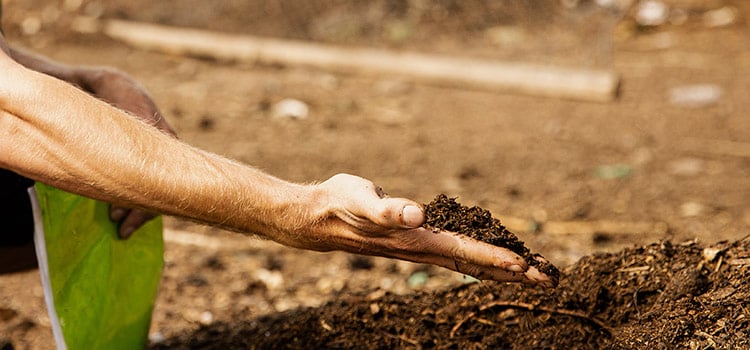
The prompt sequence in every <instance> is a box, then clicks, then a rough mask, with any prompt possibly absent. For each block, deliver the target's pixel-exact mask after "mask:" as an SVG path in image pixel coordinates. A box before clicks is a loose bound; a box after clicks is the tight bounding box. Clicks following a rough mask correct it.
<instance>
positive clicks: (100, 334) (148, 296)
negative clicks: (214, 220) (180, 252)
mask: <svg viewBox="0 0 750 350" xmlns="http://www.w3.org/2000/svg"><path fill="white" fill-rule="evenodd" d="M29 194H30V195H31V201H32V204H33V208H34V222H35V223H34V226H35V233H34V240H35V244H36V251H37V259H38V260H39V271H40V273H41V275H42V284H43V286H44V294H45V300H46V302H47V310H48V311H49V316H50V321H51V323H52V329H53V334H54V336H55V342H56V343H57V347H58V349H72V350H77V349H92V350H93V349H108V350H110V349H128V350H131V349H142V348H144V347H145V346H146V343H147V341H148V330H149V326H150V323H151V313H152V311H153V307H154V302H155V300H156V293H157V290H158V287H159V280H160V279H161V272H162V267H163V264H164V259H163V254H164V241H163V239H162V221H161V218H157V219H154V220H152V221H150V222H149V223H147V224H146V225H144V226H143V227H141V228H140V229H139V230H138V231H136V232H135V233H134V234H133V236H132V237H130V238H129V239H127V240H121V239H119V238H118V236H117V226H116V224H114V223H113V222H111V221H110V220H109V205H108V204H107V203H103V202H98V201H95V200H92V199H88V198H84V197H81V196H77V195H73V194H70V193H67V192H64V191H61V190H58V189H55V188H53V187H50V186H46V185H43V184H36V185H35V186H34V187H32V188H30V189H29Z"/></svg>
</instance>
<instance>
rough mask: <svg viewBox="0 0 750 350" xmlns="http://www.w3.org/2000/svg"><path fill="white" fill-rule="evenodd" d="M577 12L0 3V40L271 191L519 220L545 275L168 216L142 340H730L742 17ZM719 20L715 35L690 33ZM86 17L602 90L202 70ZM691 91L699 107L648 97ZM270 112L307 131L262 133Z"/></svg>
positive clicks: (746, 121) (8, 323)
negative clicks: (556, 274)
mask: <svg viewBox="0 0 750 350" xmlns="http://www.w3.org/2000/svg"><path fill="white" fill-rule="evenodd" d="M303 3H304V5H302V4H303ZM531 3H534V2H531ZM540 3H541V2H540ZM545 3H548V4H549V3H552V2H545ZM580 3H581V4H580V5H579V7H578V8H576V9H573V10H565V11H562V10H561V9H560V8H559V7H554V6H539V5H538V6H530V5H528V3H527V4H526V5H518V2H501V1H498V2H483V1H448V0H442V1H438V0H431V1H403V2H401V1H389V0H381V1H308V2H295V1H291V0H287V1H263V0H252V1H239V0H220V1H213V2H211V4H210V5H209V4H208V3H207V2H203V1H195V0H189V1H180V2H152V1H146V0H135V1H127V2H126V1H118V2H98V1H90V0H83V1H76V0H66V1H41V0H32V1H26V0H24V1H20V0H10V1H9V0H4V1H3V14H4V18H3V28H4V30H5V32H6V36H7V37H8V38H9V39H10V40H11V41H12V42H13V43H16V44H18V45H21V46H24V47H28V48H31V49H33V50H35V51H37V52H40V53H43V54H46V55H48V56H50V57H53V58H56V59H58V60H61V61H64V62H69V63H76V64H96V65H108V66H114V67H118V68H120V69H122V70H124V71H126V72H128V73H130V74H131V75H132V76H134V77H135V78H137V79H138V80H139V81H141V82H142V83H143V85H144V86H145V87H146V88H147V89H148V90H149V91H150V92H151V94H152V95H153V97H154V99H155V100H156V102H157V103H158V105H159V106H161V109H162V111H163V112H164V114H165V115H166V117H167V118H168V121H169V122H170V123H171V124H172V125H173V126H174V127H175V129H176V130H177V132H178V134H179V135H180V137H181V138H182V139H183V140H185V141H186V142H188V143H190V144H192V145H195V146H197V147H200V148H203V149H207V150H210V151H213V152H216V153H219V154H223V155H226V156H229V157H232V158H235V159H238V160H240V161H243V162H246V163H249V164H252V165H254V166H257V167H259V168H262V169H264V170H266V171H268V172H269V173H271V174H274V175H276V176H279V177H281V178H284V179H288V180H292V181H298V182H312V181H320V180H324V179H327V178H328V177H330V176H332V175H334V174H336V173H339V172H347V173H353V174H357V175H360V176H363V177H366V178H368V179H371V180H373V181H374V182H376V183H377V184H378V185H380V186H381V187H383V188H384V189H385V190H386V191H387V192H388V193H389V194H391V195H397V196H403V197H409V198H413V199H415V200H418V201H422V202H428V201H430V200H431V199H432V198H433V197H434V196H435V195H436V194H437V193H445V194H447V195H449V196H452V197H458V198H459V199H460V200H461V202H462V203H464V204H469V205H480V206H482V207H484V208H487V209H489V210H491V211H492V213H493V215H494V216H496V217H498V218H500V220H501V221H502V220H508V223H511V222H521V223H528V225H526V224H515V225H512V226H513V227H517V228H516V229H514V231H515V233H516V234H518V236H519V237H520V238H521V239H522V240H523V241H525V242H526V244H527V245H528V246H529V247H530V248H531V249H532V250H534V251H537V252H540V253H542V254H543V255H544V256H545V257H546V258H548V259H550V260H551V261H552V262H553V263H555V264H556V265H557V266H560V267H562V270H563V271H562V278H561V281H560V286H559V287H558V288H557V289H555V290H553V291H546V290H541V289H537V288H529V287H524V286H518V285H509V284H499V283H489V282H482V283H475V282H476V280H473V279H471V278H468V277H466V276H463V275H461V274H458V273H453V272H450V271H446V270H443V269H439V268H435V267H431V266H424V265H419V264H411V263H406V262H399V261H392V260H387V259H380V258H369V257H357V256H352V255H347V254H342V253H336V252H333V253H314V252H306V251H300V250H294V249H289V248H285V247H282V246H279V245H277V244H274V243H271V242H266V241H262V240H257V239H248V238H246V237H244V236H240V235H237V234H233V233H228V232H224V231H220V230H217V229H213V228H209V227H204V226H200V225H197V224H193V223H189V222H186V221H183V220H179V219H174V218H168V220H167V222H166V225H167V229H168V230H167V231H168V232H167V234H166V254H165V262H166V267H165V271H164V278H163V282H162V287H161V288H162V289H161V291H160V294H159V299H158V300H157V303H156V309H155V312H154V318H153V324H152V329H151V334H150V340H151V347H152V348H157V349H160V348H186V349H187V348H221V349H225V348H256V347H257V348H315V347H323V348H565V349H567V348H607V347H610V348H623V349H627V348H665V349H666V348H672V347H676V348H691V349H731V348H743V347H748V346H750V345H749V344H748V343H747V339H750V338H748V335H750V334H748V328H750V327H748V317H750V314H749V313H748V310H747V307H746V306H745V305H746V302H745V300H747V298H748V296H750V289H748V284H747V283H746V282H745V280H746V279H747V278H748V273H749V272H748V271H750V270H749V269H750V267H748V266H749V265H750V261H749V260H748V258H750V252H749V249H750V247H749V246H748V244H750V243H749V242H748V240H747V239H745V238H746V237H747V235H748V234H749V233H750V176H748V173H750V151H748V150H749V149H750V117H749V116H748V111H750V99H748V98H747V96H750V31H749V30H748V25H749V24H750V22H748V16H750V3H748V2H745V1H741V0H736V1H730V0H726V1H725V0H711V1H687V0H686V1H676V0H675V1H666V3H668V4H670V5H672V9H673V11H672V14H673V16H672V17H671V18H670V20H669V21H667V22H666V23H665V24H663V25H660V26H657V27H655V28H642V27H639V26H637V25H636V24H635V22H634V20H633V14H634V13H633V11H629V12H628V13H625V14H623V16H614V15H609V14H606V13H604V12H602V11H595V10H593V9H594V7H593V5H591V3H590V2H588V1H581V2H580ZM726 6H729V8H730V9H733V10H732V11H733V12H732V11H730V13H732V14H734V16H735V17H734V20H733V21H732V22H731V23H729V24H727V25H722V26H711V25H710V23H709V22H708V21H707V18H710V14H711V12H709V11H710V10H715V9H722V8H725V7H726ZM707 13H708V15H707ZM92 18H103V19H106V18H120V19H130V20H138V21H150V22H157V23H162V24H170V25H180V26H193V27H198V28H206V29H211V30H219V31H226V32H234V33H246V34H254V35H263V36H273V37H280V38H290V39H303V40H312V41H316V42H322V43H331V44H339V45H355V46H374V47H382V48H389V49H396V50H414V51H420V52H427V53H434V54H447V55H454V56H459V55H460V56H471V57H483V58H498V59H503V60H516V61H528V62H539V63H548V64H559V65H577V66H583V67H596V68H608V69H612V70H614V71H615V72H616V73H618V74H619V75H620V76H621V78H622V84H621V88H620V94H619V96H618V98H617V99H616V100H615V101H614V102H611V103H592V102H581V101H571V100H561V99H554V98H539V97H533V96H524V95H518V94H512V93H503V92H496V91H481V90H471V89H456V88H449V87H442V86H433V85H426V84H419V83H416V82H413V81H410V80H409V79H406V78H404V77H399V76H376V75H372V74H369V75H366V74H361V75H360V74H339V73H336V72H328V71H321V70H316V69H310V68H305V67H297V66H280V65H258V64H245V63H227V62H216V61H211V60H205V59H197V58H189V57H179V56H171V55H163V54H159V53H153V52H146V51H142V50H138V49H134V48H131V47H128V46H127V45H125V44H122V43H120V42H117V41H114V40H112V39H109V38H107V37H105V36H103V35H102V34H98V33H89V30H90V29H92V28H91V26H90V24H91V23H92V22H90V21H89V20H90V19H92ZM581 23H586V24H585V25H582V24H581ZM692 84H715V85H716V86H718V87H719V88H720V89H721V92H722V93H721V95H720V96H719V98H718V100H717V101H714V102H713V103H710V104H708V105H706V106H703V107H700V108H694V107H686V106H680V105H677V104H675V103H674V102H672V101H671V100H670V96H671V95H670V94H671V93H672V91H673V90H672V89H673V88H676V87H681V86H685V85H692ZM285 98H294V99H298V100H300V101H303V102H304V103H306V104H307V105H308V106H309V108H310V114H309V117H308V118H306V119H285V118H274V117H273V112H272V111H273V108H272V107H273V106H274V105H275V104H276V103H277V102H279V101H280V100H282V99H285ZM519 220H520V221H519ZM601 222H616V223H619V226H618V225H615V226H616V228H615V229H612V228H611V227H612V226H611V225H610V226H606V227H609V228H602V227H605V226H601V225H599V226H597V225H598V224H597V223H601ZM560 223H564V224H567V225H568V226H565V225H563V226H562V227H565V228H567V231H566V229H563V230H560V229H557V230H553V229H552V227H553V226H556V227H561V226H560ZM643 223H646V224H648V225H647V227H650V228H652V229H647V230H642V229H633V227H636V226H638V225H639V224H643ZM553 224H555V225H553ZM509 226H511V225H509ZM723 241H726V243H724V242H723ZM52 344H53V342H52V337H51V330H50V327H49V319H48V318H47V316H46V312H45V309H44V301H43V298H42V291H41V285H40V280H39V276H38V273H37V272H36V271H30V272H25V273H18V274H13V275H8V276H0V348H2V349H48V348H51V347H52V346H53V345H52Z"/></svg>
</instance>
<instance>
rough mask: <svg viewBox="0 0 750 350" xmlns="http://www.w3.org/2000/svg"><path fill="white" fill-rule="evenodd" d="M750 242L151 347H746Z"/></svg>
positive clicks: (597, 259) (340, 309) (300, 312)
mask: <svg viewBox="0 0 750 350" xmlns="http://www.w3.org/2000/svg"><path fill="white" fill-rule="evenodd" d="M748 278H750V240H748V239H743V240H741V241H737V242H734V243H719V244H717V245H714V246H711V247H703V246H701V245H700V244H697V243H695V242H692V241H691V242H685V243H682V244H676V245H675V244H672V243H670V242H669V241H664V242H661V243H655V244H651V245H648V246H645V247H638V248H629V249H625V250H622V251H620V252H618V253H614V254H599V255H594V256H589V257H584V258H583V259H581V260H580V261H578V262H577V263H576V264H574V265H571V266H569V267H568V268H566V269H565V270H564V271H562V274H561V280H560V286H559V287H558V288H557V289H553V290H547V289H541V288H536V287H530V286H524V285H518V284H505V283H494V282H484V283H476V284H471V285H465V286H461V287H457V288H453V289H449V290H444V291H439V292H432V293H427V292H422V293H413V294H409V295H392V294H387V293H386V294H385V295H382V296H375V297H373V294H372V293H371V294H369V296H368V295H357V296H350V297H343V298H341V299H339V300H336V301H332V302H329V303H328V304H326V305H324V306H321V307H317V308H301V309H295V310H289V311H286V312H282V313H276V314H271V315H267V316H263V317H260V318H255V319H252V318H248V317H247V315H242V314H240V315H236V321H234V322H231V323H215V324H213V325H210V326H205V327H202V328H200V329H198V330H197V331H196V332H194V333H193V334H187V335H183V336H180V337H177V338H173V339H168V340H167V341H166V342H164V343H162V344H159V345H158V346H153V347H152V349H174V348H178V349H179V348H191V349H209V348H216V349H234V348H274V349H275V348H293V349H312V348H358V349H361V348H369V349H384V348H439V349H443V348H451V349H477V348H484V349H493V348H519V349H529V348H535V349H536V348H560V349H573V348H577V349H578V348H590V349H601V348H611V349H646V348H649V349H675V348H682V349H687V348H690V349H739V348H748V347H749V346H750V313H749V312H748V311H749V310H748V308H747V307H746V305H747V302H746V300H748V298H750V284H748V283H746V281H747V280H748Z"/></svg>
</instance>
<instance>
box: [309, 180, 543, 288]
mask: <svg viewBox="0 0 750 350" xmlns="http://www.w3.org/2000/svg"><path fill="white" fill-rule="evenodd" d="M318 186H319V187H320V188H321V189H322V191H323V192H324V193H326V195H324V198H327V205H328V213H329V215H328V216H326V217H325V218H322V220H321V221H319V222H317V223H315V224H314V225H312V227H311V228H310V230H309V231H308V232H305V233H306V234H304V235H302V236H300V237H297V242H296V243H297V244H295V245H296V246H298V247H301V248H306V249H313V250H322V251H326V250H343V251H348V252H351V253H357V254H364V255H376V256H383V257H389V258H398V259H402V260H408V261H413V262H418V263H427V264H433V265H438V266H442V267H445V268H448V269H451V270H454V271H457V272H461V273H465V274H467V275H471V276H474V277H476V278H479V279H491V280H496V281H508V282H523V283H530V284H539V285H542V286H548V287H551V286H553V285H555V284H556V281H553V280H552V279H551V277H549V276H546V275H544V274H542V273H540V272H539V271H538V270H536V269H535V268H533V267H531V268H530V267H529V266H528V265H527V264H526V262H525V261H524V260H523V259H522V258H521V257H520V256H518V255H517V254H515V253H513V252H511V251H510V250H508V249H505V248H501V247H496V246H493V245H490V244H487V243H484V242H480V241H477V240H475V239H472V238H470V237H468V236H465V235H460V234H457V233H453V232H447V231H441V232H433V231H432V230H429V229H426V228H423V227H421V225H422V223H424V220H425V218H424V212H423V209H422V207H421V205H419V204H417V203H415V202H413V201H410V200H407V199H400V198H389V197H387V196H386V195H384V194H383V192H382V191H381V190H380V189H379V188H378V187H376V186H375V185H374V184H373V183H372V182H370V181H368V180H365V179H362V178H359V177H356V176H352V175H345V174H340V175H336V176H334V177H332V178H331V179H329V180H327V181H325V182H323V183H321V184H320V185H318Z"/></svg>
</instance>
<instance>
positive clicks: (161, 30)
mask: <svg viewBox="0 0 750 350" xmlns="http://www.w3.org/2000/svg"><path fill="white" fill-rule="evenodd" d="M104 33H105V34H106V35H108V36H110V37H112V38H115V39H119V40H122V41H125V42H127V43H129V44H131V45H133V46H136V47H140V48H145V49H150V50H156V51H160V52H166V53H170V54H177V55H192V56H199V57H210V58H214V59H218V60H228V61H244V62H251V63H255V62H259V63H265V64H283V65H299V66H309V67H315V68H320V69H325V70H331V71H337V72H347V73H352V72H353V73H363V72H367V73H375V74H396V75H402V76H407V77H410V78H414V79H416V80H420V81H424V82H428V83H434V84H440V85H448V86H467V87H473V88H481V89H489V90H494V91H498V90H499V91H507V92H514V93H522V94H529V95H537V96H546V97H557V98H568V99H576V100H585V101H596V102H607V101H612V100H613V99H614V98H615V97H616V93H617V88H618V85H619V78H618V77H617V76H616V75H615V74H614V73H613V72H611V71H608V70H593V69H576V68H566V67H559V66H551V65H538V64H526V63H511V62H499V61H491V60H480V59H469V58H458V57H447V56H437V55H428V54H420V53H410V52H401V51H389V50H378V49H367V48H351V47H337V46H332V45H324V44H318V43H311V42H304V41H295V40H281V39H270V38H259V37H253V36H247V35H230V34H225V33H216V32H210V31H205V30H198V29H187V28H175V27H169V26H162V25H155V24H146V23H135V22H128V21H121V20H110V21H108V22H106V23H105V25H104Z"/></svg>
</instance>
